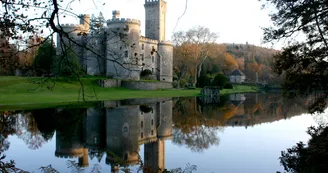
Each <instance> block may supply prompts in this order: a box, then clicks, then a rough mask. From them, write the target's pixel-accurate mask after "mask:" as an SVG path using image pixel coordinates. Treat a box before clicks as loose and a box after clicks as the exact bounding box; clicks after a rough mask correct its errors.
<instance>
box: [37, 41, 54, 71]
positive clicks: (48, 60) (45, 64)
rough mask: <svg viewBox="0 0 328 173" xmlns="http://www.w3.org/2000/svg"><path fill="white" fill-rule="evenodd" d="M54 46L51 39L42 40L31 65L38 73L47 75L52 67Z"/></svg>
mask: <svg viewBox="0 0 328 173" xmlns="http://www.w3.org/2000/svg"><path fill="white" fill-rule="evenodd" d="M55 56H56V48H55V46H54V44H53V43H52V40H47V41H46V42H44V43H43V44H42V45H41V46H40V48H39V50H38V54H37V55H36V56H35V59H34V61H33V67H34V69H35V71H36V72H37V74H38V75H49V74H50V73H51V72H52V69H53V67H54V61H55Z"/></svg>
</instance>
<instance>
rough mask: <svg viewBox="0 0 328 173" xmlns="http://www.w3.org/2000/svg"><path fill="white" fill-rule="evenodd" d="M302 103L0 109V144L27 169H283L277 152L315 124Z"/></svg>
mask: <svg viewBox="0 0 328 173" xmlns="http://www.w3.org/2000/svg"><path fill="white" fill-rule="evenodd" d="M307 101H308V100H307V99H299V100H297V101H290V100H285V99H283V98H282V97H281V95H279V94H276V93H274V94H260V93H256V94H236V95H230V96H224V97H221V98H220V100H206V99H200V98H161V99H134V100H123V101H105V102H101V103H94V104H93V105H92V106H91V107H86V108H55V109H42V110H32V111H11V112H0V114H1V121H2V122H1V130H2V132H1V134H2V136H1V138H0V139H1V140H0V142H1V144H0V145H1V151H2V152H3V153H4V154H5V155H6V158H5V160H6V161H9V160H14V161H15V163H16V166H17V167H18V168H21V169H23V170H26V171H31V172H40V169H39V168H40V167H41V166H48V165H51V166H52V167H53V168H55V169H56V170H58V171H59V172H73V171H74V172H78V171H83V170H84V172H91V171H92V170H96V169H98V170H100V171H101V172H111V171H112V172H138V170H140V172H152V170H158V169H168V170H171V169H176V168H181V169H182V170H183V169H188V168H189V169H191V170H192V172H199V173H212V172H220V173H222V172H224V173H225V172H226V173H234V172H252V173H256V172H258V173H265V172H273V173H275V172H277V171H281V172H283V168H282V167H281V166H280V163H279V157H280V153H281V151H283V150H286V149H287V148H290V147H292V146H293V145H295V144H296V143H297V142H298V141H304V142H306V141H307V140H308V139H309V137H310V136H309V135H307V134H306V130H307V128H308V127H309V126H311V125H316V124H317V123H318V121H320V116H319V115H317V116H311V115H308V114H306V111H307V110H306V106H305V105H306V103H307ZM9 114H10V116H8V115H9ZM193 165H195V167H194V166H193Z"/></svg>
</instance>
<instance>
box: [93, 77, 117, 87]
mask: <svg viewBox="0 0 328 173" xmlns="http://www.w3.org/2000/svg"><path fill="white" fill-rule="evenodd" d="M98 84H99V85H100V86H101V87H104V88H114V87H121V80H119V79H106V80H98Z"/></svg>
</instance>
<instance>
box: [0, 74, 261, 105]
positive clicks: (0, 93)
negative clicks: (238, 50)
mask: <svg viewBox="0 0 328 173" xmlns="http://www.w3.org/2000/svg"><path fill="white" fill-rule="evenodd" d="M81 81H82V83H83V89H84V97H85V101H83V99H82V94H81V89H82V88H81V84H80V83H79V82H77V81H63V80H57V81H53V80H48V81H44V78H34V77H33V78H24V77H0V110H26V109H37V108H50V107H57V106H68V105H79V106H81V105H82V106H83V105H85V104H88V103H91V102H94V103H96V102H98V101H106V100H125V99H137V98H159V97H196V96H200V90H201V89H199V88H197V89H164V90H155V91H150V90H130V89H126V88H102V87H100V86H97V85H95V83H96V78H90V79H89V78H83V79H82V80H81ZM53 86H54V88H51V87H53ZM258 91H260V88H259V87H255V86H249V85H234V89H223V90H220V94H221V95H226V94H235V93H249V92H258Z"/></svg>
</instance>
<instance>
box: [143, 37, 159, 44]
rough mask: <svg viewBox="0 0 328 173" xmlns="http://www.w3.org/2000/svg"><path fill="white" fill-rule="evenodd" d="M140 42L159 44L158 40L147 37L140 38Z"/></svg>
mask: <svg viewBox="0 0 328 173" xmlns="http://www.w3.org/2000/svg"><path fill="white" fill-rule="evenodd" d="M139 41H140V42H146V43H154V44H158V41H157V40H154V39H150V38H147V37H140V39H139Z"/></svg>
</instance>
